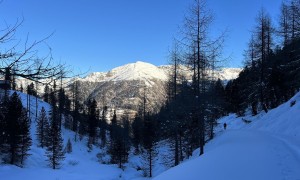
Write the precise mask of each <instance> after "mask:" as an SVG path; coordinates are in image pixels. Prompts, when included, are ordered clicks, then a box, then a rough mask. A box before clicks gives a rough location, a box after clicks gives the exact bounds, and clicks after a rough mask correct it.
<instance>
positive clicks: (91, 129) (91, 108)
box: [88, 100, 98, 146]
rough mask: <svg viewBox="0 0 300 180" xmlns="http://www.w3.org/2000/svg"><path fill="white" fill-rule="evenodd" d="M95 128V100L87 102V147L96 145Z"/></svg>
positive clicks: (96, 121)
mask: <svg viewBox="0 0 300 180" xmlns="http://www.w3.org/2000/svg"><path fill="white" fill-rule="evenodd" d="M97 127H98V117H97V102H96V101H95V100H93V101H90V100H89V101H88V133H89V140H88V146H91V145H92V144H95V143H96V137H97Z"/></svg>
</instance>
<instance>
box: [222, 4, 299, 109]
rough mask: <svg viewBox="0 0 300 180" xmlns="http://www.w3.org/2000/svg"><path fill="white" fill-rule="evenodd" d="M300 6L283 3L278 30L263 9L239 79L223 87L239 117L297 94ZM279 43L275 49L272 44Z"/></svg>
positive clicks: (231, 106) (271, 106) (272, 106)
mask: <svg viewBox="0 0 300 180" xmlns="http://www.w3.org/2000/svg"><path fill="white" fill-rule="evenodd" d="M299 9H300V2H299V1H295V0H291V1H284V2H283V3H282V7H281V15H280V20H279V23H278V24H279V27H277V28H275V27H274V25H273V24H272V22H271V18H270V16H269V15H268V14H267V12H266V11H265V10H264V9H262V10H261V11H260V12H259V14H258V16H257V19H256V23H257V25H256V27H255V28H254V31H253V35H252V38H251V39H250V42H249V47H248V49H247V50H246V51H245V52H246V53H245V60H246V61H245V67H244V69H243V71H242V72H241V73H240V75H239V77H238V78H237V79H235V80H233V81H231V82H229V83H228V84H227V86H226V96H227V101H228V102H229V104H230V107H229V109H230V111H232V112H236V113H238V114H240V115H242V114H243V113H244V111H245V110H246V109H247V108H250V109H251V111H252V114H253V115H256V114H257V113H258V112H260V111H261V110H264V111H265V112H268V109H271V108H275V107H277V106H278V105H280V104H282V103H283V102H286V101H287V100H288V99H289V98H291V97H292V96H293V95H294V94H295V93H296V92H297V91H299V86H300V84H299V77H300V71H299V67H300V49H299V48H300V33H299V31H300V24H299V22H300V14H299ZM275 39H281V40H282V43H281V44H278V45H275V43H274V40H275Z"/></svg>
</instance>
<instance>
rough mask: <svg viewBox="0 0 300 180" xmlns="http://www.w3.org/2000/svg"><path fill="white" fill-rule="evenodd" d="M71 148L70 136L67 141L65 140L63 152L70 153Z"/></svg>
mask: <svg viewBox="0 0 300 180" xmlns="http://www.w3.org/2000/svg"><path fill="white" fill-rule="evenodd" d="M72 151H73V149H72V143H71V140H70V138H69V139H68V142H67V145H66V148H65V152H66V153H68V154H70V153H72Z"/></svg>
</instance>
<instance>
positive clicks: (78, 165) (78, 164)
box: [0, 93, 300, 180]
mask: <svg viewBox="0 0 300 180" xmlns="http://www.w3.org/2000/svg"><path fill="white" fill-rule="evenodd" d="M20 96H21V98H22V101H23V104H24V105H25V106H26V95H24V94H20ZM31 100H32V102H31V104H32V105H33V106H35V105H34V104H35V99H34V98H32V99H31ZM292 101H295V102H296V103H295V105H294V106H292V107H291V106H290V105H291V102H292ZM42 106H44V107H45V108H46V109H48V110H49V107H50V106H49V105H48V104H47V103H44V102H42V101H41V100H39V107H38V109H40V108H41V107H42ZM34 113H35V109H34V108H32V114H34ZM299 114H300V93H298V94H297V95H296V96H295V97H293V98H292V99H291V100H290V101H288V102H287V103H285V104H283V105H281V106H279V107H278V108H276V109H273V110H271V111H269V112H268V113H261V114H259V115H257V116H251V115H247V116H245V117H236V115H234V114H231V115H229V116H226V117H223V118H221V119H220V120H219V125H218V127H217V128H216V138H215V139H214V140H212V141H211V142H209V143H207V145H206V146H205V154H204V155H203V156H201V157H199V156H198V153H199V151H198V150H196V151H195V152H194V156H193V157H192V158H191V159H190V160H186V161H185V162H184V163H182V164H180V165H179V166H177V167H174V168H171V169H169V170H167V171H166V167H164V166H163V165H162V164H163V162H162V161H163V160H162V158H159V159H158V161H156V163H155V167H154V176H156V177H154V180H168V179H170V180H176V179H180V180H182V179H187V180H193V179H195V180H198V179H205V180H218V179H222V180H223V179H224V180H227V179H228V180H241V179H243V180H247V179H249V180H253V179H255V180H267V179H272V180H277V179H278V180H279V179H280V180H284V179H286V180H300V116H299ZM32 117H33V115H32ZM245 120H246V121H248V122H250V121H251V123H245ZM225 122H226V123H227V124H228V126H227V130H224V129H223V123H225ZM31 134H32V136H33V145H32V147H31V150H30V154H31V156H30V157H29V158H28V159H27V161H26V165H25V167H24V168H20V167H16V166H12V165H3V164H2V165H0V180H2V179H3V180H19V179H30V180H35V179H38V180H40V179H43V180H68V179H72V180H81V179H88V180H93V179H95V180H96V179H97V180H110V179H125V180H126V179H137V180H139V179H147V178H144V177H143V172H142V171H140V170H139V171H138V170H137V169H138V166H140V165H141V161H142V160H141V158H140V157H139V156H134V155H131V156H130V157H129V162H128V163H127V164H125V169H124V170H121V169H119V168H117V166H116V165H109V164H103V163H100V162H99V158H98V157H99V153H100V154H101V153H102V154H104V152H103V150H101V149H100V148H99V147H93V150H92V151H91V152H88V149H87V147H86V143H87V142H86V139H85V138H83V140H82V141H77V142H75V141H74V133H73V132H71V131H69V130H65V129H63V132H62V134H63V138H64V143H65V144H66V143H67V140H68V139H69V138H70V139H71V141H72V145H73V152H72V153H71V154H66V159H65V160H64V161H63V164H62V168H61V169H59V170H52V169H51V168H49V167H48V166H47V161H46V157H45V150H44V149H42V148H38V147H37V141H36V137H35V122H34V121H33V123H32V127H31ZM165 144H166V143H165V142H161V143H160V144H159V145H158V147H159V152H160V154H161V156H163V155H162V154H165V155H167V154H168V153H169V150H168V149H167V147H166V146H165ZM97 154H98V157H97ZM105 158H106V156H105V155H104V157H103V159H105ZM163 171H165V172H163Z"/></svg>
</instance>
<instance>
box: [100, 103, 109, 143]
mask: <svg viewBox="0 0 300 180" xmlns="http://www.w3.org/2000/svg"><path fill="white" fill-rule="evenodd" d="M106 112H107V107H106V106H104V108H103V110H102V116H101V119H100V123H99V126H100V139H101V146H102V147H104V146H105V144H106V131H107V127H108V125H107V122H106Z"/></svg>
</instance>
